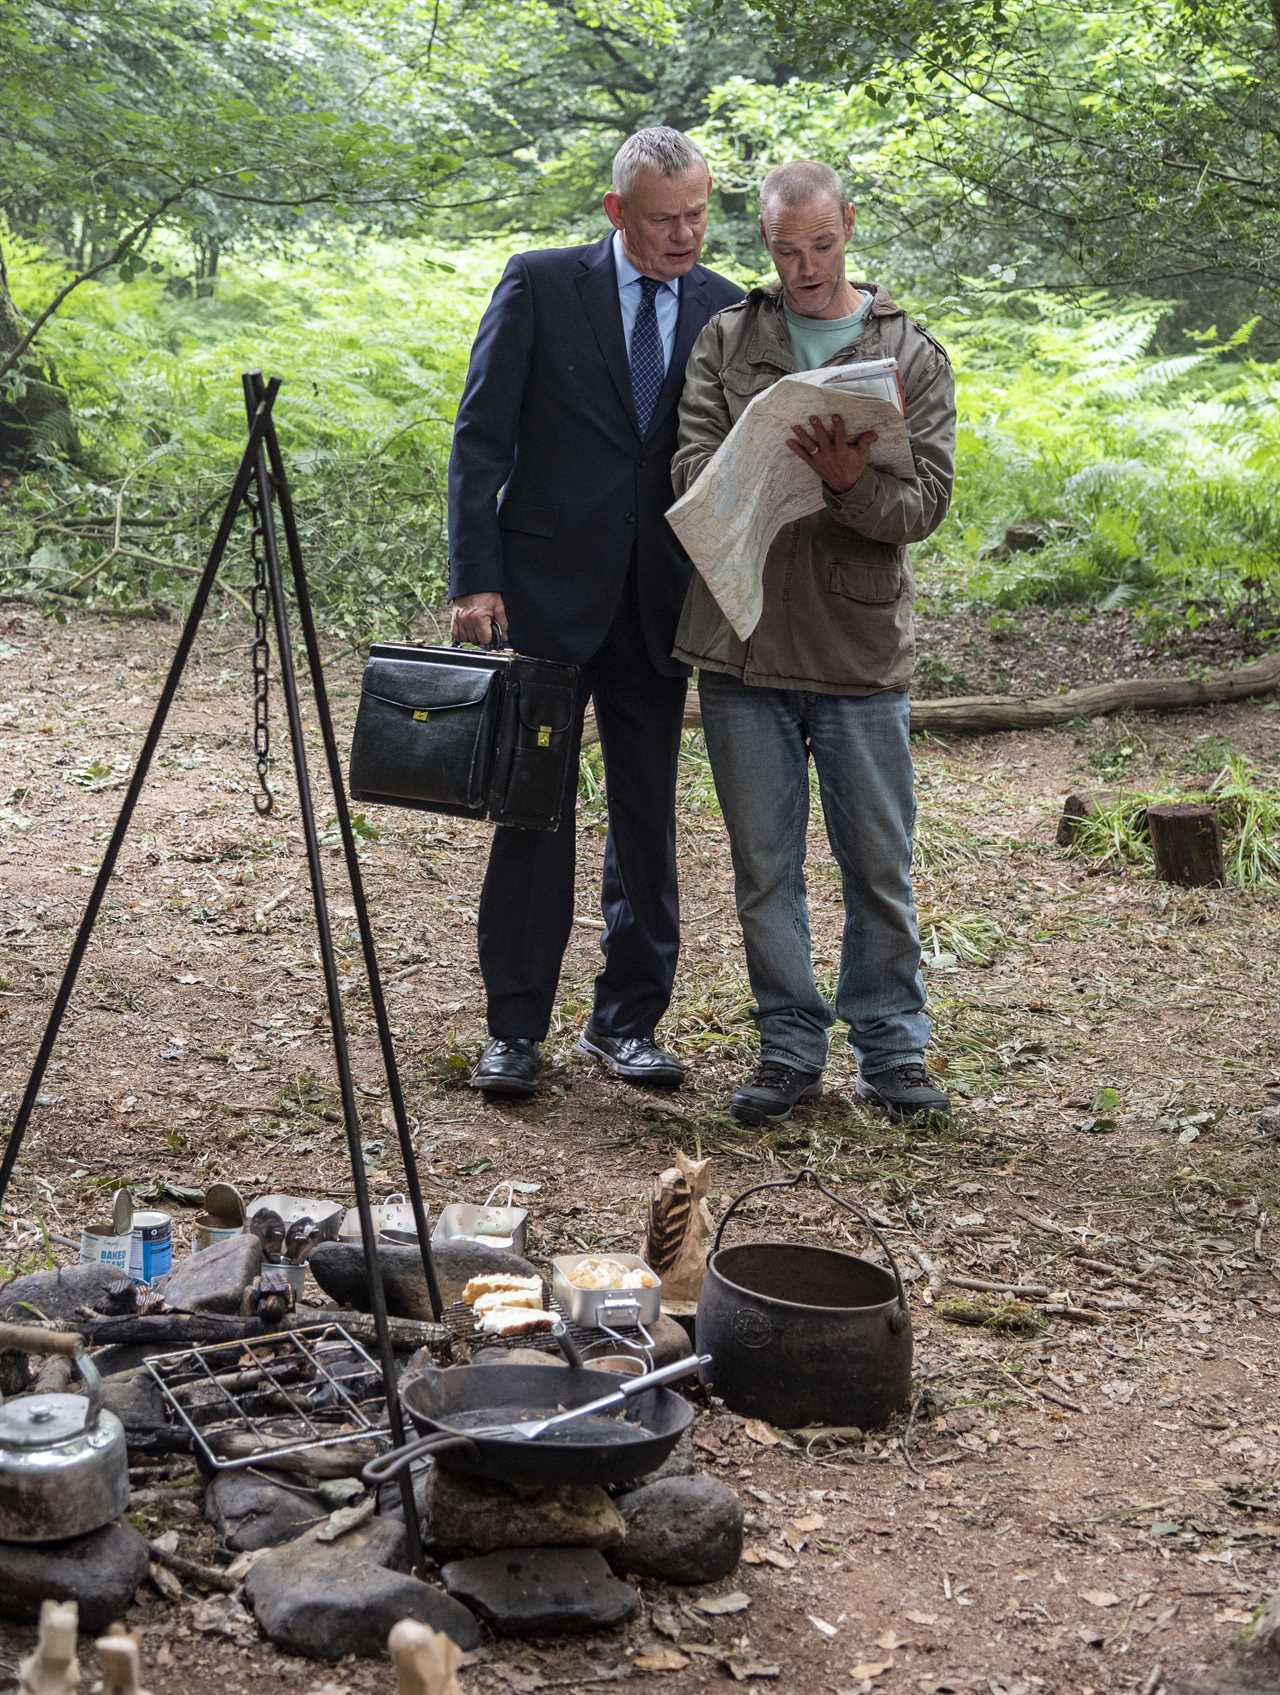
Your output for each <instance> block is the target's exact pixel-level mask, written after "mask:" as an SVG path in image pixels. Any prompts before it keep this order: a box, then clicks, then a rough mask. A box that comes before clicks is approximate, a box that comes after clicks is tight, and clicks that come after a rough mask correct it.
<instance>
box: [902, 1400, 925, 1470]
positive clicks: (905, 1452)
mask: <svg viewBox="0 0 1280 1695" xmlns="http://www.w3.org/2000/svg"><path fill="white" fill-rule="evenodd" d="M923 1399H924V1390H923V1389H921V1390H920V1391H919V1393H918V1394H917V1395H916V1398H915V1399H914V1400H913V1401H912V1403H911V1410H910V1412H909V1413H908V1414H907V1422H906V1426H905V1428H904V1429H903V1432H902V1441H901V1447H902V1457H903V1459H904V1460H905V1461H906V1462H907V1468H908V1470H910V1471H914V1472H915V1474H916V1476H917V1477H923V1476H924V1472H923V1471H922V1470H921V1469H920V1467H919V1466H918V1465H917V1464H916V1462H915V1461H914V1460H913V1459H912V1457H911V1427H912V1426H913V1425H914V1424H915V1421H916V1414H917V1413H918V1412H919V1411H920V1403H921V1401H923Z"/></svg>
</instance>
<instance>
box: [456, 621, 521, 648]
mask: <svg viewBox="0 0 1280 1695" xmlns="http://www.w3.org/2000/svg"><path fill="white" fill-rule="evenodd" d="M490 628H491V629H492V631H493V634H492V635H491V636H490V637H489V640H488V641H487V642H484V643H483V644H481V643H479V642H477V644H476V645H477V646H478V647H479V648H480V651H481V653H501V652H502V650H503V648H504V647H506V645H507V644H506V641H505V640H504V639H503V634H502V631H501V630H500V629H499V628H498V621H497V619H496V618H495V619H493V620H492V621H491V623H490ZM449 646H450V647H461V646H462V643H461V642H460V641H457V640H454V641H451V642H450V643H449Z"/></svg>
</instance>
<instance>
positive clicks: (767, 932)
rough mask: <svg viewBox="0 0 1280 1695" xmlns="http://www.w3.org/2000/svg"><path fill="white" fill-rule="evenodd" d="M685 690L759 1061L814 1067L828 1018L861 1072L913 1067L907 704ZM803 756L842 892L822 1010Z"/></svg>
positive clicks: (705, 676)
mask: <svg viewBox="0 0 1280 1695" xmlns="http://www.w3.org/2000/svg"><path fill="white" fill-rule="evenodd" d="M698 693H699V696H700V698H701V702H702V723H703V729H704V731H705V733H706V739H707V752H708V754H709V755H710V757H711V770H712V774H713V776H714V777H715V784H716V793H717V794H718V795H719V797H720V808H721V811H722V812H723V813H724V821H725V824H726V825H727V827H728V831H729V846H730V849H731V851H732V854H733V872H734V887H735V892H736V895H737V904H738V918H739V920H740V922H741V924H742V935H743V940H744V941H745V943H746V950H747V971H748V974H749V976H750V978H751V988H752V992H753V993H754V995H755V999H756V1006H755V1012H754V1017H755V1021H756V1025H757V1027H758V1029H759V1031H760V1057H761V1058H762V1059H773V1060H781V1061H782V1063H783V1064H785V1065H793V1066H796V1067H798V1068H799V1069H800V1070H803V1071H821V1070H822V1068H823V1066H824V1065H825V1064H826V1059H827V1031H828V1030H829V1029H830V1028H831V1025H832V1023H833V1022H834V1020H835V1018H837V1017H839V1018H842V1019H844V1020H845V1021H846V1022H847V1024H848V1026H849V1042H850V1045H851V1046H852V1048H853V1051H854V1053H855V1054H856V1055H857V1057H858V1063H859V1065H860V1067H861V1069H862V1072H863V1075H864V1076H871V1075H874V1074H875V1073H876V1072H877V1071H884V1070H887V1069H888V1068H889V1067H890V1066H895V1065H905V1064H909V1063H911V1062H913V1061H915V1062H918V1061H919V1060H920V1059H921V1058H922V1056H923V1054H924V1049H925V1046H926V1044H927V1043H928V1040H929V1020H928V1017H927V1016H926V1014H925V1012H924V981H923V979H922V978H921V975H920V933H919V929H918V927H917V924H916V909H915V901H914V899H913V897H912V893H911V832H912V829H913V827H914V824H915V793H914V785H913V779H912V769H911V742H910V734H909V731H910V703H909V701H908V698H907V696H906V695H905V694H878V695H868V696H865V697H858V696H851V695H826V694H810V693H808V692H806V691H804V690H801V689H766V688H754V687H751V686H749V685H747V684H744V683H740V682H738V680H737V679H736V678H734V677H728V676H724V675H723V674H720V673H713V672H706V671H703V672H702V673H701V674H700V676H699V679H698ZM810 753H812V755H813V763H814V766H815V768H816V769H817V773H818V783H819V787H820V790H821V794H822V810H823V814H824V817H825V820H826V826H827V840H828V841H829V842H830V843H831V851H832V853H833V854H834V856H835V859H836V863H837V864H838V865H839V867H840V874H841V879H842V884H843V890H844V938H843V943H842V946H841V950H840V976H839V981H838V985H837V989H836V1000H835V1007H834V1009H833V1008H832V1006H831V1004H830V1003H829V1002H828V1001H827V1000H826V999H825V997H824V996H822V995H821V994H819V992H818V987H817V984H816V983H815V982H814V976H813V955H812V952H811V950H810V945H809V902H808V897H807V895H806V892H805V881H804V861H805V845H806V844H805V832H806V829H807V826H808V822H809V771H808V757H809V754H810Z"/></svg>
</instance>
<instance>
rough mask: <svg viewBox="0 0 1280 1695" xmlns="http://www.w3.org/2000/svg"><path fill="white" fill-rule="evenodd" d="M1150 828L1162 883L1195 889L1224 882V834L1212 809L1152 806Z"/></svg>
mask: <svg viewBox="0 0 1280 1695" xmlns="http://www.w3.org/2000/svg"><path fill="white" fill-rule="evenodd" d="M1147 829H1148V830H1149V831H1150V834H1151V851H1152V853H1153V854H1154V855H1155V862H1156V876H1157V877H1159V878H1160V879H1161V881H1162V882H1165V883H1181V884H1183V885H1184V886H1185V887H1187V888H1193V889H1194V888H1202V887H1204V886H1205V885H1207V884H1210V883H1219V884H1220V883H1221V882H1222V880H1223V879H1222V831H1221V830H1220V829H1219V827H1218V815H1217V813H1216V812H1215V811H1214V810H1213V808H1212V807H1211V806H1196V805H1192V804H1188V803H1185V802H1184V803H1182V804H1180V805H1173V806H1149V807H1148V808H1147Z"/></svg>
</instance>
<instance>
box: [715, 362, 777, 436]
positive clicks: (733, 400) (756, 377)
mask: <svg viewBox="0 0 1280 1695" xmlns="http://www.w3.org/2000/svg"><path fill="white" fill-rule="evenodd" d="M782 374H783V373H782V372H781V371H774V370H763V371H762V370H746V371H744V370H742V369H741V368H740V367H738V366H734V365H730V366H728V367H727V368H726V369H725V371H724V373H723V375H722V377H721V379H720V380H721V382H722V383H723V384H724V398H725V405H726V406H727V407H728V408H729V417H730V420H731V421H732V422H733V423H735V424H736V423H737V421H738V419H739V418H740V417H741V416H742V414H743V413H744V412H745V411H746V409H747V407H748V406H750V404H751V402H752V401H753V400H754V399H755V397H756V396H757V395H758V394H763V393H764V391H765V389H767V388H772V387H773V385H774V383H776V382H777V380H778V378H779V377H780V376H781V375H782Z"/></svg>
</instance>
